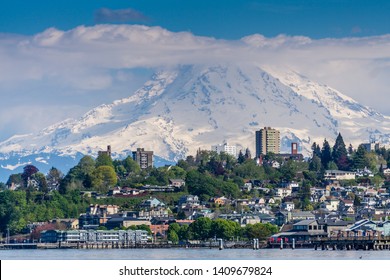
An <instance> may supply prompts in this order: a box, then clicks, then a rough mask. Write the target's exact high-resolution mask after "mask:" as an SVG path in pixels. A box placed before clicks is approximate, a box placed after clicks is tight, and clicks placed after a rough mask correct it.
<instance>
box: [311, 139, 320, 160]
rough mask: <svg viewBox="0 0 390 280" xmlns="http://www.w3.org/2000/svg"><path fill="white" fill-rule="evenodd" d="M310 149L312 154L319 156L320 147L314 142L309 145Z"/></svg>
mask: <svg viewBox="0 0 390 280" xmlns="http://www.w3.org/2000/svg"><path fill="white" fill-rule="evenodd" d="M311 150H312V151H313V156H317V157H319V158H321V148H320V146H319V145H318V144H317V143H316V142H314V143H313V145H311Z"/></svg>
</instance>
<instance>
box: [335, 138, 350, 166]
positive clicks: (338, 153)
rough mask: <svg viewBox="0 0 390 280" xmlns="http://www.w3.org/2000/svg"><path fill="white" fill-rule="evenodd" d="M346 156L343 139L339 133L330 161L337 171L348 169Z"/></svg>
mask: <svg viewBox="0 0 390 280" xmlns="http://www.w3.org/2000/svg"><path fill="white" fill-rule="evenodd" d="M347 155H348V153H347V149H346V147H345V143H344V140H343V137H342V136H341V133H339V135H338V136H337V138H336V142H335V143H334V146H333V150H332V159H333V161H334V162H335V163H336V165H337V167H338V169H339V170H348V169H349V162H348V157H347Z"/></svg>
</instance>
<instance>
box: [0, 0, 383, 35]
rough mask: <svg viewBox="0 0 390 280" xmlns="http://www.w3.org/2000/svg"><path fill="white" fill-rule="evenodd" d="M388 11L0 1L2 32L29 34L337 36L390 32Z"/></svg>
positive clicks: (115, 0) (270, 0)
mask: <svg viewBox="0 0 390 280" xmlns="http://www.w3.org/2000/svg"><path fill="white" fill-rule="evenodd" d="M103 9H104V10H103ZM389 11H390V1H383V0H376V1H370V0H337V1H336V0H328V1H316V0H295V1H293V0H284V1H283V0H282V1H275V0H213V1H210V0H56V1H50V0H36V1H22V0H1V9H0V32H2V33H19V34H30V35H31V34H35V33H38V32H41V31H43V30H44V29H47V28H49V27H55V28H58V29H61V30H68V29H72V28H74V27H76V26H79V25H87V26H92V25H94V24H96V23H107V22H109V23H130V24H134V23H137V24H144V25H149V26H161V27H164V28H166V29H168V30H170V31H190V32H192V33H193V34H195V35H200V36H211V37H215V38H224V39H239V38H241V37H243V36H246V35H250V34H254V33H259V34H263V35H264V36H266V37H274V36H277V35H278V34H287V35H304V36H308V37H311V38H316V39H318V38H327V37H333V38H340V37H350V36H372V35H381V34H387V33H389V28H390V17H389Z"/></svg>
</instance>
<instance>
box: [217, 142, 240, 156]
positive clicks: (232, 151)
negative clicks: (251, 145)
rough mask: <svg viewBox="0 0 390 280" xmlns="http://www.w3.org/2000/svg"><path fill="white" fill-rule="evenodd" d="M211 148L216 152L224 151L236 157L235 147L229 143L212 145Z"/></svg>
mask: <svg viewBox="0 0 390 280" xmlns="http://www.w3.org/2000/svg"><path fill="white" fill-rule="evenodd" d="M211 150H212V151H214V152H217V153H218V154H219V153H221V152H225V153H227V154H229V155H232V156H234V157H237V147H236V146H232V145H229V144H228V143H227V142H225V143H223V144H218V145H213V146H211Z"/></svg>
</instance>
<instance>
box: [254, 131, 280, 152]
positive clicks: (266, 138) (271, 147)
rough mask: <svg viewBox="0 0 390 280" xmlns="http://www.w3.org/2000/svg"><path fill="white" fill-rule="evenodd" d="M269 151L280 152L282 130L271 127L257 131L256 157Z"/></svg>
mask: <svg viewBox="0 0 390 280" xmlns="http://www.w3.org/2000/svg"><path fill="white" fill-rule="evenodd" d="M268 153H274V154H279V153H280V132H279V130H276V129H273V128H271V127H264V128H262V129H260V130H258V131H256V157H259V156H260V155H266V154H268Z"/></svg>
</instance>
